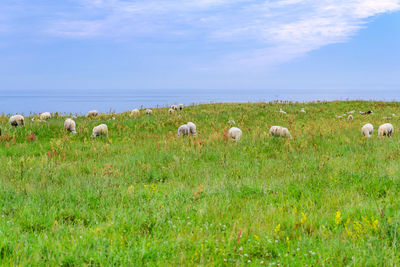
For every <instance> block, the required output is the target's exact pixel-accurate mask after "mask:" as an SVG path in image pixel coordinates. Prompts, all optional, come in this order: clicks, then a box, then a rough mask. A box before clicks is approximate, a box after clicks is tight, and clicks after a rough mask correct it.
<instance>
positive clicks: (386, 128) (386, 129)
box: [378, 123, 394, 138]
mask: <svg viewBox="0 0 400 267" xmlns="http://www.w3.org/2000/svg"><path fill="white" fill-rule="evenodd" d="M393 132H394V128H393V125H392V124H391V123H385V124H382V125H381V126H379V128H378V136H380V137H383V136H387V137H389V138H390V137H391V136H392V133H393Z"/></svg>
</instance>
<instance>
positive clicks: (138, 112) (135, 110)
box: [131, 108, 140, 116]
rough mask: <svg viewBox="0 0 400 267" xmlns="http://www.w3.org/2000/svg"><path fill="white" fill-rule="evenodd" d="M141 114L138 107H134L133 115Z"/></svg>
mask: <svg viewBox="0 0 400 267" xmlns="http://www.w3.org/2000/svg"><path fill="white" fill-rule="evenodd" d="M139 114H140V111H139V110H138V109H137V108H135V109H133V110H132V111H131V116H136V115H139Z"/></svg>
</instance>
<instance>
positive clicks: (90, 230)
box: [0, 101, 400, 266]
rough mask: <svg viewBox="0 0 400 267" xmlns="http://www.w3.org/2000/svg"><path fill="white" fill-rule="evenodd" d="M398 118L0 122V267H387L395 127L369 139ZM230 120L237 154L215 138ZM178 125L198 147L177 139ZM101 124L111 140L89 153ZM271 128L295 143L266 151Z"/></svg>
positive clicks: (397, 151)
mask: <svg viewBox="0 0 400 267" xmlns="http://www.w3.org/2000/svg"><path fill="white" fill-rule="evenodd" d="M302 107H304V108H305V109H306V111H307V113H305V114H304V113H301V112H300V108H302ZM399 107H400V105H399V103H380V102H357V101H348V102H329V103H307V104H294V103H291V104H279V103H256V104H250V103H249V104H213V105H198V106H190V107H187V108H185V110H183V111H180V112H178V113H176V114H174V115H169V114H168V113H167V109H156V110H153V115H144V112H142V115H140V116H136V117H130V116H128V114H110V115H100V116H99V117H96V118H92V119H90V118H85V117H78V118H77V119H76V120H75V121H76V123H77V131H78V134H77V135H72V134H70V133H67V132H65V131H64V130H63V122H64V120H65V118H66V117H65V116H58V117H54V118H51V119H50V120H48V121H47V122H39V121H35V122H31V121H30V117H29V118H26V125H25V126H23V127H19V128H11V127H10V126H9V125H8V117H6V116H2V117H0V127H1V129H2V133H3V135H2V136H1V138H0V263H1V265H17V264H19V265H63V266H76V265H102V266H108V265H125V266H127V265H128V266H129V265H175V266H176V265H243V264H250V265H278V264H279V265H284V266H288V265H290V266H300V265H303V266H304V265H322V264H326V265H353V266H360V265H361V266H365V265H398V264H399V255H400V254H399V252H400V251H399V248H398V244H397V242H398V231H397V230H398V229H399V219H400V214H399V207H400V201H399V193H400V177H399V175H400V164H399V157H400V138H399V137H398V134H397V131H398V128H397V125H398V119H397V118H396V117H394V118H393V119H392V120H391V121H390V122H391V123H393V125H394V126H395V133H394V135H393V137H392V138H391V139H379V138H378V137H377V128H378V126H379V125H380V124H382V123H384V122H387V120H384V119H383V117H386V116H391V115H392V113H397V112H398V110H399ZM280 108H282V109H284V110H285V111H286V112H287V113H288V114H287V115H281V114H279V109H280ZM369 109H372V110H374V112H375V113H374V114H373V115H358V114H357V113H356V114H353V115H354V120H353V121H347V120H345V119H338V118H337V117H336V115H341V114H343V113H344V112H346V111H350V110H356V111H359V110H364V111H366V110H369ZM179 115H180V116H179ZM399 115H400V114H399ZM112 117H115V120H113V119H112ZM230 119H233V120H235V121H236V126H237V127H239V128H241V129H242V131H243V136H242V139H241V140H240V142H238V143H236V142H233V141H231V140H229V139H228V138H227V136H226V133H227V130H228V129H229V128H230V125H228V120H230ZM188 121H193V122H194V123H195V124H196V125H197V128H198V133H197V136H196V137H189V138H177V137H176V130H177V128H178V127H179V126H180V125H181V124H184V123H186V122H188ZM367 122H370V123H372V124H373V125H374V127H375V131H374V137H373V138H370V139H367V138H363V137H362V135H361V132H360V129H361V126H362V125H364V124H365V123H367ZM100 123H106V124H107V125H108V127H109V138H108V139H106V138H103V137H102V138H97V139H95V140H92V139H90V134H91V130H92V128H93V126H96V125H98V124H100ZM272 125H282V126H285V127H288V128H289V130H290V131H291V134H292V135H293V139H292V140H289V139H279V138H271V137H269V128H270V127H271V126H272Z"/></svg>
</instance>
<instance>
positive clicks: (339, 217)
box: [335, 211, 342, 224]
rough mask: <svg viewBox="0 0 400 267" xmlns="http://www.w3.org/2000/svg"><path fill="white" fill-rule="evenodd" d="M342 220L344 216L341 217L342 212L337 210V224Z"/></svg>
mask: <svg viewBox="0 0 400 267" xmlns="http://www.w3.org/2000/svg"><path fill="white" fill-rule="evenodd" d="M341 220H342V218H341V213H340V211H336V216H335V223H336V224H339V223H340V221H341Z"/></svg>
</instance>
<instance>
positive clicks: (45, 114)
mask: <svg viewBox="0 0 400 267" xmlns="http://www.w3.org/2000/svg"><path fill="white" fill-rule="evenodd" d="M50 118H51V114H50V112H43V113H41V114H40V115H39V119H41V120H47V119H50Z"/></svg>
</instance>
